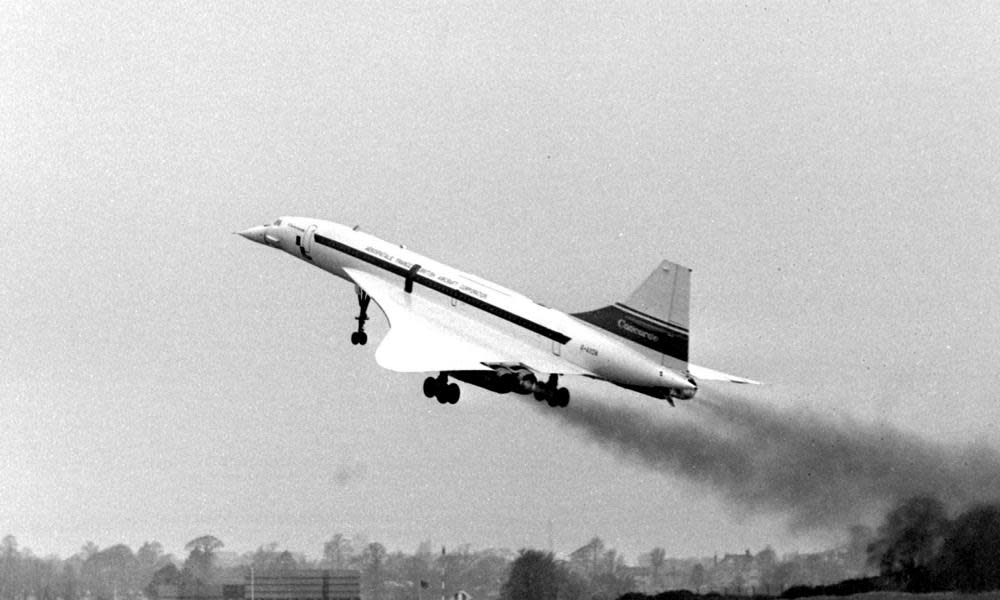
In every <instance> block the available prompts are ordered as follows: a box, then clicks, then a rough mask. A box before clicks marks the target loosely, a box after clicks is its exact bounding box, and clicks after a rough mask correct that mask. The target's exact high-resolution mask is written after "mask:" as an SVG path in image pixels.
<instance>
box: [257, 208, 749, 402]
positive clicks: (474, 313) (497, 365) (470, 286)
mask: <svg viewBox="0 0 1000 600" xmlns="http://www.w3.org/2000/svg"><path fill="white" fill-rule="evenodd" d="M239 234H240V235H242V236H243V237H245V238H247V239H249V240H252V241H254V242H257V243H260V244H263V245H266V246H271V247H273V248H277V249H279V250H284V251H285V252H287V253H289V254H291V255H292V256H295V257H296V258H298V259H300V260H303V261H306V262H308V263H309V264H312V265H314V266H317V267H319V268H321V269H323V270H324V271H327V272H329V273H331V274H333V275H336V276H337V277H340V278H342V279H346V280H347V281H349V282H351V283H353V284H354V289H355V292H356V293H357V296H358V306H359V312H358V316H357V317H355V320H356V321H357V322H358V324H357V329H356V330H355V331H354V333H352V334H351V342H352V343H353V344H355V345H364V344H365V343H367V341H368V334H367V333H366V332H365V322H366V321H368V308H369V306H370V304H371V301H372V300H374V301H375V303H376V304H377V305H378V307H379V308H381V310H382V312H383V313H384V314H385V316H386V318H387V319H388V321H389V327H390V328H389V333H388V334H387V335H386V336H385V339H383V340H382V343H381V344H379V346H378V349H377V350H376V351H375V360H376V362H378V364H379V365H381V366H382V367H384V368H386V369H390V370H392V371H399V372H404V373H438V375H436V376H431V377H428V378H427V379H425V380H424V386H423V391H424V395H425V396H427V397H428V398H437V401H438V402H440V403H441V404H455V403H456V402H458V398H459V394H460V390H459V387H458V385H457V384H456V383H454V382H450V381H449V380H450V379H455V380H458V381H463V382H465V383H469V384H472V385H476V386H479V387H482V388H485V389H487V390H491V391H493V392H497V393H501V394H505V393H518V394H533V395H534V397H535V399H537V400H538V401H545V402H547V403H548V404H549V406H553V407H562V406H567V405H568V404H569V390H567V389H566V388H565V387H561V386H560V385H559V381H560V377H562V376H566V375H577V376H584V377H590V378H593V379H599V380H603V381H608V382H610V383H613V384H615V385H618V386H621V387H623V388H627V389H630V390H634V391H636V392H639V393H642V394H646V395H647V396H652V397H654V398H658V399H662V400H666V401H667V402H669V403H670V404H671V405H673V403H674V400H689V399H691V398H693V397H694V395H695V392H696V391H697V390H698V381H699V380H715V381H728V382H732V383H748V384H756V383H758V382H756V381H753V380H750V379H745V378H742V377H736V376H733V375H727V374H725V373H720V372H718V371H714V370H712V369H706V368H704V367H698V366H697V365H693V364H689V363H688V303H689V298H690V282H691V270H690V269H688V268H686V267H682V266H680V265H678V264H674V263H672V262H669V261H666V260H664V261H663V262H661V263H660V265H659V266H657V267H656V269H654V270H653V273H652V274H651V275H650V276H649V277H648V278H647V279H646V281H645V282H643V284H642V285H641V286H639V288H638V289H637V290H635V291H634V292H633V293H632V295H631V296H629V297H628V299H627V300H625V301H624V302H619V303H616V304H611V305H609V306H605V307H603V308H598V309H596V310H591V311H587V312H580V313H573V314H567V313H563V312H560V311H558V310H555V309H552V308H549V307H547V306H543V305H541V304H538V303H536V302H534V301H532V300H530V299H529V298H527V297H525V296H523V295H521V294H518V293H517V292H514V291H512V290H509V289H507V288H505V287H503V286H500V285H497V284H495V283H492V282H490V281H486V280H485V279H481V278H479V277H476V276H475V275H470V274H468V273H464V272H462V271H460V270H458V269H455V268H453V267H449V266H447V265H444V264H441V263H439V262H437V261H435V260H432V259H430V258H427V257H425V256H421V255H419V254H417V253H416V252H413V251H411V250H408V249H407V248H406V247H405V246H400V245H398V244H393V243H391V242H387V241H385V240H382V239H379V238H377V237H375V236H373V235H369V234H367V233H364V232H362V231H359V230H358V228H357V227H354V228H351V227H347V226H345V225H340V224H338V223H331V222H329V221H321V220H318V219H310V218H303V217H281V218H280V219H278V220H276V221H274V222H273V223H270V224H268V225H261V226H259V227H251V228H250V229H247V230H246V231H241V232H239Z"/></svg>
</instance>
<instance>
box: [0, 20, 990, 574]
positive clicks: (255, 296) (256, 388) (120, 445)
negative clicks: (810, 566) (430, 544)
mask: <svg viewBox="0 0 1000 600" xmlns="http://www.w3.org/2000/svg"><path fill="white" fill-rule="evenodd" d="M998 98H1000V9H998V8H997V5H996V4H995V3H990V2H982V3H976V2H967V3H948V4H947V5H945V4H943V3H937V2H923V3H920V2H917V3H909V2H892V3H854V4H851V5H842V4H836V3H834V4H829V3H825V2H822V3H821V2H787V3H780V2H765V3H750V4H748V5H747V4H744V3H729V2H710V3H699V2H696V3H691V2H686V3H680V2H678V3H670V4H669V5H668V4H667V3H659V2H652V3H606V2H600V3H593V4H583V3H579V4H572V5H550V4H540V5H534V4H524V3H499V4H498V5H497V6H494V7H487V6H485V5H457V4H420V3H418V4H410V5H409V6H407V7H406V8H395V7H392V8H388V7H386V8H380V7H378V6H373V5H369V4H361V3H350V4H334V3H297V4H295V5H294V6H285V5H283V4H280V3H273V4H270V5H265V6H264V7H256V6H250V7H247V6H244V5H242V4H237V3H213V4H211V5H205V4H204V3H170V4H166V5H158V6H151V5H149V3H145V2H107V3H101V2H93V3H87V4H86V5H73V6H69V5H63V4H48V3H33V2H13V3H6V4H5V5H4V6H3V7H2V8H0V115H2V118H0V191H2V193H0V203H2V208H3V211H2V214H3V220H2V223H3V224H4V232H5V235H4V236H3V237H2V238H0V256H2V261H0V275H2V277H0V280H2V283H0V306H2V307H3V310H2V311H0V340H2V343H3V345H2V350H0V405H2V407H3V409H2V410H3V417H2V418H0V453H2V454H0V456H3V457H4V460H3V461H2V463H0V530H2V533H12V534H14V535H16V536H17V538H18V540H19V541H20V543H21V544H22V545H24V546H28V547H31V548H32V549H34V550H35V551H36V552H38V553H42V554H44V553H48V552H57V553H60V554H63V555H68V554H70V553H72V552H74V551H75V550H76V549H77V548H79V546H80V545H81V544H83V542H84V541H86V540H93V541H95V542H96V543H97V544H98V545H100V546H102V547H103V546H107V545H110V544H113V543H117V542H125V543H129V544H131V545H132V546H133V547H135V546H137V545H138V544H141V543H142V542H143V541H144V540H147V539H158V540H160V541H161V542H163V543H164V544H165V545H166V547H167V549H168V550H172V551H175V552H179V551H180V550H181V548H182V546H183V544H184V543H185V542H186V541H188V540H190V539H192V538H194V537H196V536H197V535H201V534H203V533H212V534H214V535H216V536H218V537H219V538H221V539H222V540H223V541H224V542H225V543H226V545H227V548H229V549H232V550H236V551H240V552H242V551H246V550H251V549H253V548H255V547H256V546H257V545H259V544H264V543H267V542H269V541H277V542H278V543H279V544H280V545H282V546H283V547H289V548H291V549H293V550H299V551H304V552H306V553H308V554H311V555H314V556H315V555H318V554H319V553H320V551H321V548H322V542H323V541H324V540H326V539H328V538H329V537H330V536H331V535H332V534H333V533H336V532H344V533H348V534H355V533H360V534H363V535H365V536H367V537H368V538H369V539H372V540H379V541H382V542H383V543H385V544H386V545H387V546H389V547H390V548H401V549H406V550H412V549H414V548H415V547H416V545H417V543H418V542H419V541H420V540H423V539H431V540H433V541H434V542H435V543H441V544H448V545H454V544H458V543H465V542H468V543H471V544H473V545H474V546H476V547H486V546H507V547H511V548H517V547H520V546H525V545H528V546H535V547H542V548H545V547H547V545H548V541H547V540H548V529H549V522H550V521H551V529H552V532H553V537H554V542H555V549H556V550H561V551H568V550H572V549H574V548H576V547H577V546H579V545H582V544H583V543H585V542H586V541H587V540H588V539H589V538H590V537H591V536H593V535H600V536H602V537H603V538H604V539H605V540H606V541H607V542H608V543H609V544H610V545H612V546H615V547H617V548H619V550H621V551H623V552H625V553H626V554H627V555H629V556H630V557H634V555H635V554H637V553H639V552H641V551H646V550H648V549H649V548H652V547H653V546H655V545H659V546H663V547H665V548H666V549H667V552H668V554H670V555H684V554H711V553H713V552H725V551H742V550H743V549H745V548H752V549H754V550H756V549H759V548H761V547H763V546H764V544H766V543H772V544H774V545H776V546H777V548H778V549H779V551H786V550H793V549H796V548H798V549H809V548H813V547H817V546H821V545H823V544H826V543H831V542H832V541H835V540H836V537H837V535H836V533H835V532H829V531H812V532H809V531H806V532H801V531H798V530H796V531H795V532H789V531H788V530H787V529H786V528H785V524H786V521H787V515H784V514H780V511H773V510H770V511H769V510H762V511H758V510H748V509H746V508H745V507H743V508H741V507H740V506H739V505H738V504H739V503H738V502H735V503H734V502H733V501H732V499H731V498H727V497H726V496H724V495H720V494H717V493H715V492H714V491H713V489H712V488H711V487H706V486H704V485H702V484H699V483H697V482H694V481H691V480H688V479H685V478H682V477H678V476H671V475H669V474H665V473H662V472H658V471H656V470H655V469H650V468H648V467H646V466H644V465H642V464H639V463H637V462H636V461H632V460H627V459H626V460H622V456H621V453H616V452H609V451H608V449H607V448H606V447H604V446H601V445H599V444H594V443H592V442H591V441H589V438H588V437H587V436H585V435H583V434H581V433H580V432H579V431H578V430H576V429H574V428H572V427H568V426H567V425H566V423H564V422H563V421H561V420H560V419H558V418H552V416H551V415H547V414H545V413H543V412H540V411H537V410H530V409H528V407H525V406H524V405H523V403H522V402H519V401H516V400H514V399H512V398H511V397H498V396H494V395H491V394H489V393H487V392H484V391H477V390H474V389H472V388H469V389H467V390H466V391H465V394H464V396H463V400H462V402H461V403H459V404H458V405H457V406H454V407H444V408H443V407H440V406H438V405H437V404H436V403H433V402H431V401H427V400H426V399H424V398H423V396H422V395H421V393H420V382H421V377H418V376H411V375H400V374H395V373H391V372H386V371H383V370H380V369H379V368H378V367H377V366H376V365H375V362H374V359H373V356H372V352H373V348H374V346H373V345H369V346H368V347H366V348H364V349H358V348H356V347H353V346H351V345H350V343H349V337H348V336H349V332H350V330H351V328H352V326H353V321H352V317H353V315H354V311H355V310H356V301H355V299H354V296H353V292H352V290H351V288H350V287H349V286H346V285H344V284H343V283H342V282H340V281H339V280H335V279H334V278H332V277H329V276H326V275H324V274H323V273H322V272H320V271H318V270H316V269H311V268H308V267H307V266H306V265H304V264H301V263H297V262H296V261H293V260H291V259H290V258H289V257H288V256H285V255H282V254H280V253H277V252H273V251H268V250H267V249H265V248H262V247H256V246H253V245H250V244H248V243H247V242H246V241H245V240H243V239H242V238H239V237H237V236H233V235H232V234H231V232H232V231H235V230H239V229H243V228H245V227H247V226H250V225H254V224H259V223H262V222H264V221H269V220H271V219H273V218H275V217H277V216H279V215H282V214H298V215H309V216H315V217H319V218H327V219H331V220H335V221H340V222H344V223H348V224H355V223H360V224H361V225H362V226H363V227H364V228H365V229H366V230H368V231H370V232H372V233H375V234H376V235H380V236H382V237H386V238H388V239H392V240H395V241H398V242H401V243H405V244H407V245H408V246H409V247H410V248H412V249H414V250H416V251H418V252H421V253H424V254H427V255H430V256H432V257H435V258H437V259H439V260H442V261H444V262H446V263H451V264H453V265H455V266H457V267H459V268H462V269H465V270H468V271H471V272H474V273H477V274H479V275H482V276H484V277H486V278H488V279H492V280H494V281H497V282H499V283H502V284H504V285H507V286H509V287H512V288H514V289H518V290H520V291H522V292H524V293H526V294H528V295H529V296H531V297H533V298H535V299H536V300H539V301H541V302H544V303H546V304H550V305H553V306H556V307H560V308H563V309H567V310H584V309H589V308H594V307H598V306H601V305H604V304H607V303H608V302H611V301H615V300H618V299H622V298H624V297H625V296H626V295H627V294H628V293H629V292H630V291H631V290H632V289H633V288H634V287H635V286H636V285H637V284H638V283H639V282H641V281H642V279H643V278H644V277H645V276H646V275H647V274H648V272H649V271H650V270H651V269H652V268H653V267H654V266H655V265H656V264H657V263H658V261H659V260H660V259H661V258H669V259H671V260H674V261H677V262H681V263H683V264H685V265H687V266H690V267H691V268H693V269H694V275H693V293H692V329H693V336H692V355H693V357H694V360H695V362H698V363H700V364H704V365H706V366H711V367H714V368H718V369H723V370H726V371H729V372H733V373H738V374H741V375H746V376H749V377H753V378H756V379H761V380H765V381H768V382H770V383H771V385H769V386H768V387H766V388H764V389H761V390H756V391H754V392H752V393H751V394H750V396H749V398H751V400H748V399H747V398H748V396H746V395H743V396H741V397H740V398H739V399H738V400H737V399H734V400H733V401H734V402H736V401H739V402H744V403H745V402H751V403H760V405H761V406H762V407H766V408H767V410H768V411H774V413H775V414H777V415H781V414H786V415H793V414H794V415H795V418H796V419H799V418H801V415H802V414H803V413H806V414H808V415H810V416H811V417H812V418H815V419H817V420H820V421H821V420H823V419H827V420H829V422H831V423H834V422H837V423H840V422H842V421H843V420H844V419H853V420H855V421H857V422H859V423H873V422H885V423H889V424H891V425H893V426H895V427H897V428H899V429H901V430H902V431H904V432H907V433H908V434H913V435H915V436H919V437H920V438H923V439H926V440H928V441H929V442H930V443H941V444H949V445H953V446H959V447H960V446H962V445H964V444H967V443H969V442H972V441H978V442H982V443H984V444H987V445H990V446H992V447H994V448H997V447H1000V433H998V431H997V423H998V422H1000V403H998V401H997V400H998V393H997V390H996V387H997V382H998V368H997V365H998V364H1000V350H998V344H997V340H998V339H1000V275H998V272H997V266H998V257H1000V209H998V207H997V199H998V198H1000V166H998V165H1000V103H998V101H997V99H998ZM384 331H385V323H384V321H380V320H376V322H375V323H374V324H373V325H372V333H373V337H374V339H375V340H377V339H379V338H380V335H381V334H382V333H384ZM581 388H582V389H584V394H585V395H590V396H592V397H594V398H599V401H601V402H604V403H607V404H613V403H624V404H626V405H627V406H628V407H629V408H630V409H632V410H639V411H645V412H646V413H648V415H649V418H650V419H651V420H653V421H658V422H668V421H669V420H671V419H675V418H676V419H697V418H698V416H697V415H698V414H699V409H698V408H696V407H692V406H691V405H682V406H680V407H679V408H677V409H670V408H669V407H667V406H666V405H663V404H655V403H652V402H650V401H649V400H647V399H643V398H639V397H634V396H632V395H631V394H629V393H627V392H623V391H618V390H615V389H613V388H610V387H600V386H597V384H593V383H584V384H581Z"/></svg>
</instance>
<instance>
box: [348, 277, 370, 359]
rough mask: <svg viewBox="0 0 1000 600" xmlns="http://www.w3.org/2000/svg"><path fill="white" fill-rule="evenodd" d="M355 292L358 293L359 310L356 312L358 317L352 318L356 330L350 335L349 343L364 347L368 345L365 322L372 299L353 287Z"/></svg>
mask: <svg viewBox="0 0 1000 600" xmlns="http://www.w3.org/2000/svg"><path fill="white" fill-rule="evenodd" d="M355 291H357V293H358V305H360V307H361V310H360V311H358V316H356V317H354V320H355V321H357V322H358V330H357V331H355V332H354V333H352V334H351V343H352V344H354V345H355V346H358V345H361V346H364V345H365V344H367V343H368V334H367V333H365V321H367V320H368V305H369V304H371V301H372V297H371V296H369V295H368V292H366V291H364V290H363V289H361V288H360V287H355Z"/></svg>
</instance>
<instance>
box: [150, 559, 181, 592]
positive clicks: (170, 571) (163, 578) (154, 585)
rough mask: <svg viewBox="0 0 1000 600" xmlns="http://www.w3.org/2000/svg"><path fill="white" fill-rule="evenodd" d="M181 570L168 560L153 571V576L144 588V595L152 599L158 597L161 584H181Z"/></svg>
mask: <svg viewBox="0 0 1000 600" xmlns="http://www.w3.org/2000/svg"><path fill="white" fill-rule="evenodd" d="M181 581H182V577H181V571H180V569H178V568H177V567H176V566H175V565H174V563H172V562H168V563H167V564H165V565H163V566H162V567H160V568H159V569H157V570H156V571H155V572H154V573H153V577H152V579H151V580H150V582H149V584H148V585H147V586H146V588H145V590H144V591H145V592H146V596H147V597H148V598H153V599H154V600H156V599H158V598H159V597H160V586H161V585H174V586H179V585H181Z"/></svg>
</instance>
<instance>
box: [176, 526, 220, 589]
mask: <svg viewBox="0 0 1000 600" xmlns="http://www.w3.org/2000/svg"><path fill="white" fill-rule="evenodd" d="M222 546H223V543H222V541H221V540H219V538H217V537H215V536H213V535H203V536H201V537H196V538H195V539H193V540H191V541H190V542H188V543H187V545H186V546H184V549H185V550H187V551H188V553H189V554H188V557H187V560H185V561H184V571H183V573H184V578H185V580H186V581H185V584H193V585H194V586H195V587H197V586H201V585H205V584H208V583H211V581H212V568H213V566H214V563H215V551H216V550H218V549H219V548H221V547H222Z"/></svg>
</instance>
